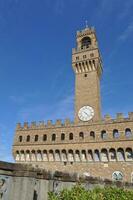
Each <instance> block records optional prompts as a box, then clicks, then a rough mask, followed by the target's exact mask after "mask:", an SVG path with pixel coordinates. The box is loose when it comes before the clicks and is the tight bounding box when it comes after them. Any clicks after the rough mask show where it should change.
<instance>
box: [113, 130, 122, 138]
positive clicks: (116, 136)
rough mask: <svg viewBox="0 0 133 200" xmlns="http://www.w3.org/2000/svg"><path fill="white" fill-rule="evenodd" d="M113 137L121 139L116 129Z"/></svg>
mask: <svg viewBox="0 0 133 200" xmlns="http://www.w3.org/2000/svg"><path fill="white" fill-rule="evenodd" d="M113 137H114V138H119V137H120V133H119V132H118V130H117V129H114V130H113Z"/></svg>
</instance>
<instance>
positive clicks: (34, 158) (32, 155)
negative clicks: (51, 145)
mask: <svg viewBox="0 0 133 200" xmlns="http://www.w3.org/2000/svg"><path fill="white" fill-rule="evenodd" d="M31 160H32V161H34V162H35V161H36V153H35V150H32V151H31Z"/></svg>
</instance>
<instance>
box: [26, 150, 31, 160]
mask: <svg viewBox="0 0 133 200" xmlns="http://www.w3.org/2000/svg"><path fill="white" fill-rule="evenodd" d="M25 157H26V161H27V162H29V161H30V151H29V150H27V151H26V155H25Z"/></svg>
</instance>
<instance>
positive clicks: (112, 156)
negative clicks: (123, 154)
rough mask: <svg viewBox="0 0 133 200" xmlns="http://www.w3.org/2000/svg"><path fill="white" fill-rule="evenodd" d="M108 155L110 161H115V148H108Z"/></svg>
mask: <svg viewBox="0 0 133 200" xmlns="http://www.w3.org/2000/svg"><path fill="white" fill-rule="evenodd" d="M109 157H110V161H116V151H115V149H110V150H109Z"/></svg>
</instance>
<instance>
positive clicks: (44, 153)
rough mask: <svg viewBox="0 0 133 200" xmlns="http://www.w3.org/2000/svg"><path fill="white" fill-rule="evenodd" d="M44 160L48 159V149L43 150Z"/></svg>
mask: <svg viewBox="0 0 133 200" xmlns="http://www.w3.org/2000/svg"><path fill="white" fill-rule="evenodd" d="M42 157H43V161H48V154H47V150H43V156H42Z"/></svg>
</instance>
